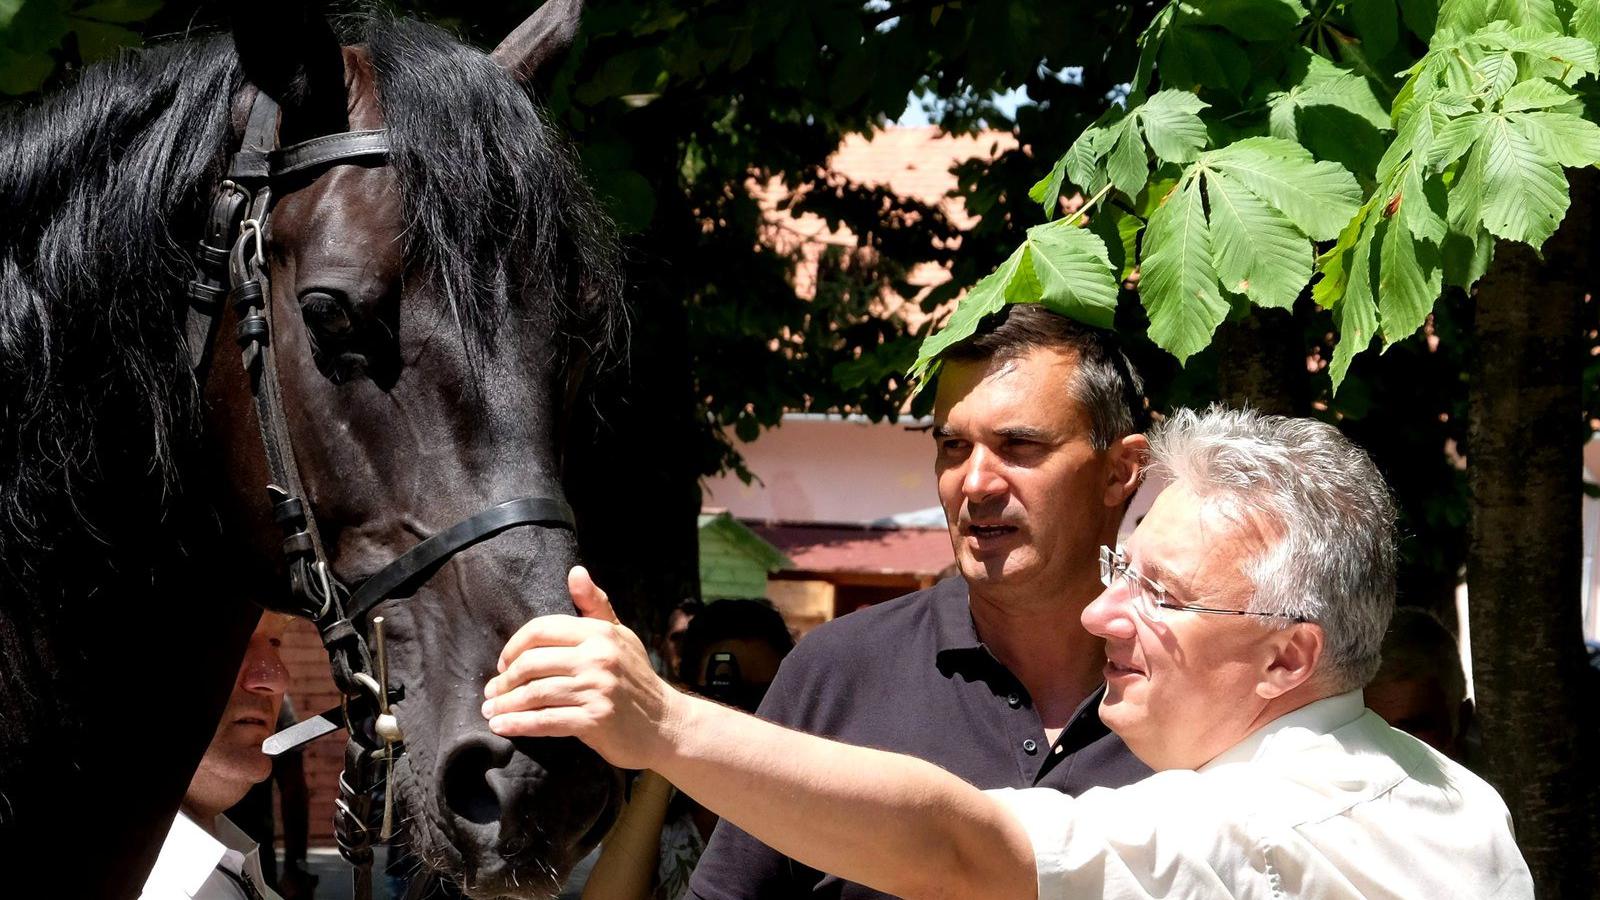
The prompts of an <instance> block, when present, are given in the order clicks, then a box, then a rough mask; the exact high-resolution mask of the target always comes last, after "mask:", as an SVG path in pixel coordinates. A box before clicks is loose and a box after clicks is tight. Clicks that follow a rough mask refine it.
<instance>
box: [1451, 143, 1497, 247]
mask: <svg viewBox="0 0 1600 900" xmlns="http://www.w3.org/2000/svg"><path fill="white" fill-rule="evenodd" d="M1487 155H1488V154H1487V152H1486V151H1485V150H1484V149H1483V142H1481V141H1479V142H1478V143H1475V144H1474V145H1473V148H1472V149H1471V150H1469V151H1468V152H1467V155H1466V157H1465V158H1464V159H1462V160H1461V161H1460V162H1458V163H1457V164H1456V166H1455V167H1454V169H1453V170H1446V172H1445V175H1446V176H1447V177H1448V176H1450V175H1452V174H1453V175H1454V176H1455V177H1454V181H1453V182H1452V183H1451V184H1450V193H1449V198H1450V214H1449V216H1448V217H1447V220H1448V221H1449V223H1450V228H1451V230H1453V231H1459V232H1462V233H1463V234H1472V233H1476V232H1477V231H1478V230H1480V229H1481V228H1482V227H1483V200H1484V186H1483V178H1484V176H1483V161H1484V158H1485V157H1486V156H1487Z"/></svg>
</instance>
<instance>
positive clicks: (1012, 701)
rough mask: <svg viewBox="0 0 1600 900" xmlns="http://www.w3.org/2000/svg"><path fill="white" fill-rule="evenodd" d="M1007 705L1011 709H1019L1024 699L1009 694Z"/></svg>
mask: <svg viewBox="0 0 1600 900" xmlns="http://www.w3.org/2000/svg"><path fill="white" fill-rule="evenodd" d="M1006 705H1007V706H1009V707H1011V708H1012V709H1016V708H1017V707H1019V706H1021V705H1022V698H1021V697H1018V696H1017V695H1016V694H1007V695H1006Z"/></svg>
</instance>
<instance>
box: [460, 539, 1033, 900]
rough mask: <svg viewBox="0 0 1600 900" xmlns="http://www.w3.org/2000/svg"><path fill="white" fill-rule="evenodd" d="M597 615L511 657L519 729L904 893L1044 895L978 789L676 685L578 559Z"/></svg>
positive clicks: (523, 634) (504, 718)
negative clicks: (653, 775) (646, 775)
mask: <svg viewBox="0 0 1600 900" xmlns="http://www.w3.org/2000/svg"><path fill="white" fill-rule="evenodd" d="M569 587H570V588H571V590H572V594H573V600H574V602H576V603H577V604H578V608H579V610H580V611H582V612H584V613H585V615H586V616H590V618H582V619H580V618H575V617H572V616H545V617H541V618H539V619H535V620H533V621H531V622H529V623H528V624H527V625H525V626H523V628H522V629H521V630H519V631H518V632H517V634H516V635H514V636H513V637H512V638H511V641H510V642H509V643H507V645H506V648H505V651H504V652H503V653H502V654H501V657H500V668H501V673H500V675H498V676H496V677H495V678H494V679H493V680H491V681H490V682H489V685H488V687H487V688H486V689H485V691H484V693H485V696H487V697H488V698H489V699H488V700H487V702H485V704H484V714H485V715H486V716H488V717H489V726H490V728H491V729H492V730H494V731H495V732H496V733H498V734H502V735H506V736H508V737H515V736H527V737H577V738H579V739H581V740H583V741H584V742H585V743H587V744H589V746H591V747H593V748H594V749H595V750H596V751H597V752H599V753H600V754H601V755H602V756H604V757H605V758H606V759H607V760H608V761H609V762H611V763H612V764H613V765H616V766H620V767H623V768H630V769H643V768H649V769H654V770H655V771H657V772H659V773H661V774H662V775H663V776H665V777H666V778H667V779H668V780H669V781H671V782H672V783H673V784H675V785H677V786H678V788H679V789H680V790H682V791H684V792H685V793H687V794H689V795H690V796H692V797H694V798H695V799H696V800H699V801H700V802H701V803H702V804H704V805H705V806H706V807H707V808H709V809H711V810H712V811H713V812H716V813H717V814H718V815H720V816H722V817H724V818H726V819H728V820H729V821H731V822H733V823H734V824H735V825H738V826H739V827H741V828H743V829H744V830H746V831H748V832H749V833H750V834H751V835H753V836H755V837H756V838H757V839H759V840H761V841H762V842H764V843H766V844H768V845H769V846H771V847H773V848H774V849H776V850H778V851H780V852H782V853H783V854H785V855H787V856H790V857H792V858H794V859H796V860H799V861H801V862H803V863H805V864H806V865H809V866H813V867H815V868H817V869H821V870H822V871H825V872H831V873H833V874H835V875H839V876H841V877H844V878H848V879H850V880H852V881H857V882H860V883H862V884H867V885H871V886H873V887H875V888H878V889H879V890H882V891H886V892H889V893H893V894H896V895H899V896H903V897H908V898H936V897H971V896H986V897H997V898H1019V900H1031V898H1034V897H1035V896H1036V884H1035V880H1034V879H1035V875H1034V861H1033V849H1032V846H1031V845H1030V843H1029V840H1028V835H1027V833H1026V832H1025V831H1024V830H1023V827H1022V825H1021V823H1020V822H1018V821H1017V820H1016V819H1015V818H1014V817H1013V816H1012V814H1011V813H1010V812H1009V811H1007V810H1006V809H1005V808H1004V807H1003V806H1001V805H1000V803H999V802H998V801H996V800H994V799H992V798H990V797H989V796H987V795H985V794H984V793H983V792H982V791H979V790H978V789H977V788H975V787H973V786H971V785H969V784H967V783H966V782H964V781H962V780H961V779H959V778H957V777H955V776H954V775H951V774H950V773H948V772H946V771H944V770H943V769H940V768H938V767H937V766H934V765H932V764H931V763H928V762H924V761H922V760H919V759H915V758H913V757H908V756H901V755H899V754H894V753H885V752H882V751H878V750H869V749H865V748H861V747H852V746H849V745H846V744H839V743H835V742H833V741H828V740H825V739H823V738H818V737H814V736H811V735H807V734H802V733H800V732H796V731H790V730H788V729H786V728H783V727H780V726H778V725H774V724H772V723H770V722H764V721H762V720H760V719H757V718H755V717H754V716H748V715H745V714H743V713H741V712H738V711H735V710H732V709H729V708H727V707H723V706H719V705H717V704H715V703H712V702H710V701H707V700H704V699H701V698H699V697H693V696H690V695H687V694H683V693H680V692H678V691H676V690H674V689H673V688H671V687H670V686H668V685H667V684H666V683H665V682H663V681H662V680H661V679H660V678H659V677H657V676H656V674H655V673H654V672H653V671H652V670H651V668H650V664H649V660H648V657H647V656H646V654H645V651H644V646H643V645H642V644H641V643H640V642H639V640H638V638H637V637H635V636H634V634H633V632H631V631H629V630H628V629H626V628H624V627H622V626H621V625H618V624H616V622H615V618H614V616H613V615H612V614H611V610H610V605H609V604H608V603H607V602H606V600H605V595H604V594H603V593H601V592H600V591H599V589H597V588H595V587H594V585H593V583H592V582H590V581H589V578H588V574H587V573H586V572H584V571H583V570H582V569H575V570H573V573H572V576H571V578H570V579H569Z"/></svg>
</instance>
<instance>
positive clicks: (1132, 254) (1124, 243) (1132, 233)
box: [1086, 206, 1144, 283]
mask: <svg viewBox="0 0 1600 900" xmlns="http://www.w3.org/2000/svg"><path fill="white" fill-rule="evenodd" d="M1086 227H1087V228H1088V229H1089V230H1090V231H1092V232H1094V234H1095V236H1096V237H1098V238H1100V242H1101V243H1102V244H1104V245H1105V248H1106V258H1107V259H1108V260H1110V262H1111V270H1112V271H1113V272H1114V273H1115V274H1116V280H1117V281H1118V282H1119V283H1120V282H1123V281H1127V280H1128V276H1129V275H1131V274H1132V269H1133V262H1134V260H1135V259H1136V258H1137V257H1136V253H1137V250H1138V246H1139V245H1138V234H1139V232H1140V231H1142V230H1143V229H1144V222H1143V221H1141V220H1140V219H1139V217H1138V216H1135V215H1131V214H1129V213H1125V212H1123V211H1122V210H1120V209H1117V208H1116V207H1106V206H1103V207H1101V208H1099V209H1097V210H1095V212H1094V215H1092V216H1090V217H1089V224H1088V226H1086Z"/></svg>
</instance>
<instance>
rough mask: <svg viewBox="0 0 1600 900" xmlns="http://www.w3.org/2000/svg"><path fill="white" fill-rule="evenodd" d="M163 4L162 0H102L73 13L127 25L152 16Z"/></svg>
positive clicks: (86, 17) (87, 17)
mask: <svg viewBox="0 0 1600 900" xmlns="http://www.w3.org/2000/svg"><path fill="white" fill-rule="evenodd" d="M161 4H162V0H101V2H100V3H95V4H91V5H89V6H86V7H84V8H83V9H80V10H76V11H74V12H73V15H75V16H80V17H82V18H85V19H95V20H98V21H101V22H115V23H118V24H122V25H126V24H128V23H131V22H143V21H144V20H145V19H148V18H150V17H151V16H153V15H155V14H156V13H158V12H160V11H161Z"/></svg>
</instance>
